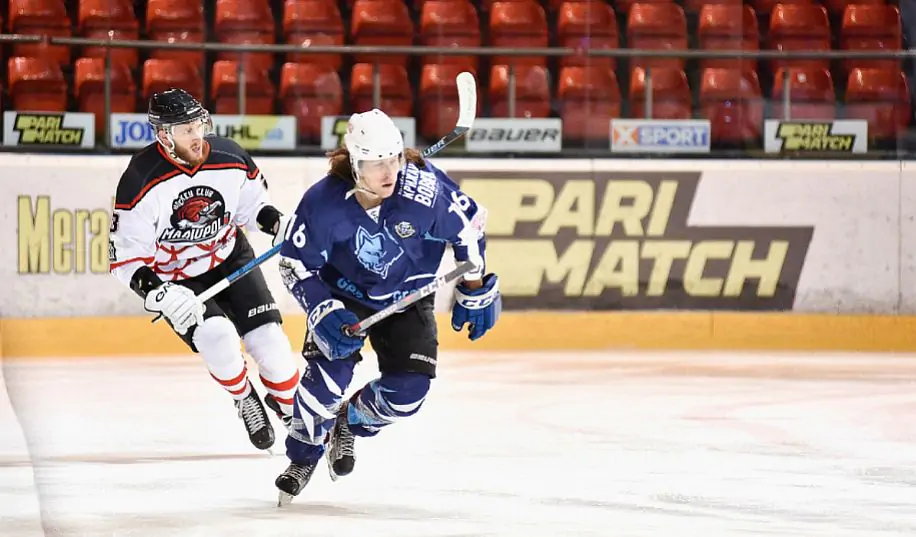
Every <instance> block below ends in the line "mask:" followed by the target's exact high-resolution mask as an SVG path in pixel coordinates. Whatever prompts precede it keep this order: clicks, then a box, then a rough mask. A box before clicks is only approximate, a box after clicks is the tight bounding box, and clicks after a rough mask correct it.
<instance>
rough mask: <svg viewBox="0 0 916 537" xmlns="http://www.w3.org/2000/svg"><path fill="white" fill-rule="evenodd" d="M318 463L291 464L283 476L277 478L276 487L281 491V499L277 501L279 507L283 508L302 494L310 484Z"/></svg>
mask: <svg viewBox="0 0 916 537" xmlns="http://www.w3.org/2000/svg"><path fill="white" fill-rule="evenodd" d="M316 466H317V464H316V463H310V464H296V463H294V462H293V463H290V465H289V466H287V467H286V470H284V471H283V473H282V474H280V475H279V476H277V479H276V480H275V481H274V485H276V486H277V488H278V489H280V497H279V499H278V500H277V507H283V506H284V505H288V504H289V503H290V502H292V501H293V498H295V497H296V496H298V495H299V493H300V492H302V489H303V488H305V486H306V485H307V484H308V482H309V480H310V479H311V478H312V474H313V473H315V467H316Z"/></svg>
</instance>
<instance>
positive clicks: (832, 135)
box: [763, 119, 868, 153]
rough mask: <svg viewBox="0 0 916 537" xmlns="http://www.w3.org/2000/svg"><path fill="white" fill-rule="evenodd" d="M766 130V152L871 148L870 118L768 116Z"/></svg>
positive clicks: (840, 150) (832, 151) (829, 151)
mask: <svg viewBox="0 0 916 537" xmlns="http://www.w3.org/2000/svg"><path fill="white" fill-rule="evenodd" d="M763 131H764V132H763V149H764V151H766V152H767V153H786V152H800V153H805V152H809V153H867V152H868V122H866V121H865V120H864V119H838V120H835V121H815V120H793V121H782V120H779V119H767V120H766V121H764V129H763Z"/></svg>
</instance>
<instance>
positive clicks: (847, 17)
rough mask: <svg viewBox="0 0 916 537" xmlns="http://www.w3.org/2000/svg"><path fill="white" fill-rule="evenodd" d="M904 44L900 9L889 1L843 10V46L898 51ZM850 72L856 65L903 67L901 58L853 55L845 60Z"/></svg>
mask: <svg viewBox="0 0 916 537" xmlns="http://www.w3.org/2000/svg"><path fill="white" fill-rule="evenodd" d="M902 47H903V34H902V31H901V26H900V10H899V9H898V8H897V6H887V5H850V6H848V7H847V8H846V11H845V12H844V13H843V22H842V26H841V27H840V48H841V49H843V50H860V51H861V50H882V51H898V50H900V49H901V48H902ZM843 66H844V69H845V70H846V71H847V72H850V71H852V70H853V69H855V68H856V67H862V68H872V69H890V70H894V71H895V70H897V69H900V67H901V64H900V61H899V60H882V59H878V58H874V59H850V60H846V61H845V62H844V65H843Z"/></svg>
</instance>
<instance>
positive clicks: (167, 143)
mask: <svg viewBox="0 0 916 537" xmlns="http://www.w3.org/2000/svg"><path fill="white" fill-rule="evenodd" d="M165 136H166V139H165V140H163V139H162V138H161V137H160V136H159V133H156V141H157V142H159V144H160V145H162V147H163V148H165V151H166V153H168V154H169V157H170V158H172V159H174V160H175V161H176V162H178V163H179V164H182V165H185V166H190V165H191V163H190V162H188V161H186V160H185V159H183V158H181V157H179V156H178V153H176V152H175V149H176V147H177V146H176V145H175V140H173V139H172V135H171V133H169V132H168V131H166V134H165Z"/></svg>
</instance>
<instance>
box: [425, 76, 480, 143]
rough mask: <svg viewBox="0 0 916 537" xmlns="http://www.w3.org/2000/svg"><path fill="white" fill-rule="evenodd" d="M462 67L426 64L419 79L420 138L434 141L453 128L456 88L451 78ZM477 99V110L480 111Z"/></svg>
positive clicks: (455, 112)
mask: <svg viewBox="0 0 916 537" xmlns="http://www.w3.org/2000/svg"><path fill="white" fill-rule="evenodd" d="M463 70H464V67H463V66H462V65H459V64H454V63H447V64H426V65H424V66H423V71H422V74H421V76H420V92H419V116H418V117H417V121H418V122H419V127H418V128H419V131H420V136H422V137H423V138H425V139H427V140H429V141H435V140H438V139H439V138H441V137H442V136H443V135H445V133H447V132H449V131H450V130H452V128H454V126H455V122H457V121H458V112H459V107H458V86H457V85H456V84H455V78H456V77H457V76H458V73H460V72H462V71H463ZM480 101H481V100H480V99H478V100H477V111H478V113H479V112H480V110H481V106H480V104H481V103H480Z"/></svg>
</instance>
